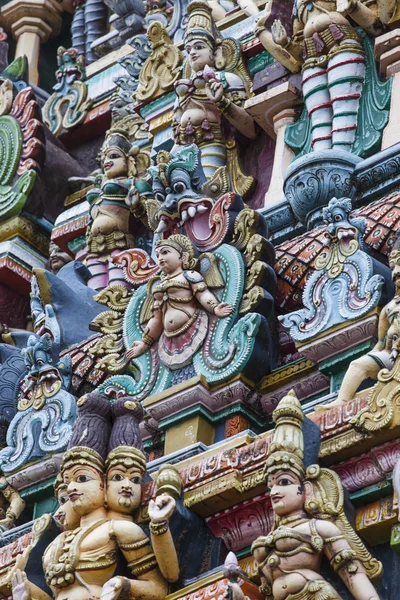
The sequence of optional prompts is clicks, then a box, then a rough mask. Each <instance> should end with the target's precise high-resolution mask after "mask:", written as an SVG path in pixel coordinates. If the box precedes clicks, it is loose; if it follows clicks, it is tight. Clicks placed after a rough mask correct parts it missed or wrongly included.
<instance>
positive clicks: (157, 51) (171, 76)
mask: <svg viewBox="0 0 400 600" xmlns="http://www.w3.org/2000/svg"><path fill="white" fill-rule="evenodd" d="M147 37H148V39H149V41H150V44H151V46H152V53H151V54H150V56H149V58H148V59H147V60H146V62H145V63H144V65H143V67H142V69H141V71H140V75H139V85H138V88H137V90H136V92H135V93H134V96H135V98H136V100H137V101H138V102H144V101H148V100H154V99H155V98H158V96H161V95H162V94H165V92H167V91H169V90H170V89H172V86H173V84H174V83H175V81H176V80H177V79H178V77H179V75H180V66H181V64H182V62H183V54H182V52H181V51H180V50H179V49H178V48H177V46H175V44H174V43H173V41H172V40H171V39H170V37H169V35H168V33H167V29H166V27H165V26H164V25H162V24H161V23H159V22H158V21H153V22H152V23H151V25H150V27H149V28H148V30H147Z"/></svg>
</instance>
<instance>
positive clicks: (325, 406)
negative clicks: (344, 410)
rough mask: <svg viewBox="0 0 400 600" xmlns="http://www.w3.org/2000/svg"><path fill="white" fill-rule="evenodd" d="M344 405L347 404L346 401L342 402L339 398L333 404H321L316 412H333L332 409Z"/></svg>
mask: <svg viewBox="0 0 400 600" xmlns="http://www.w3.org/2000/svg"><path fill="white" fill-rule="evenodd" d="M344 404H346V401H345V400H340V399H339V398H337V400H334V401H333V402H330V403H329V404H321V405H320V406H317V407H316V409H315V412H316V413H322V412H326V411H327V410H331V408H338V407H339V406H343V405H344Z"/></svg>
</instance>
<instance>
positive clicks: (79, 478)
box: [76, 475, 89, 483]
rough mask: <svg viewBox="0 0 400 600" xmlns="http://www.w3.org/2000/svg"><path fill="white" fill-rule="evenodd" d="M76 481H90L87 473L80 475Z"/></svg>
mask: <svg viewBox="0 0 400 600" xmlns="http://www.w3.org/2000/svg"><path fill="white" fill-rule="evenodd" d="M76 481H77V482H78V483H86V481H89V480H88V478H87V476H86V475H78V477H77V478H76Z"/></svg>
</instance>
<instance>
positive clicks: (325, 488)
mask: <svg viewBox="0 0 400 600" xmlns="http://www.w3.org/2000/svg"><path fill="white" fill-rule="evenodd" d="M273 418H274V421H275V424H276V425H275V431H274V437H273V441H272V442H271V445H270V447H269V453H268V458H267V462H266V466H265V475H266V478H267V484H268V489H269V491H270V495H271V502H272V508H273V511H274V526H273V528H272V531H270V532H269V533H268V534H267V535H266V536H261V537H259V538H258V539H257V540H256V541H255V542H254V543H253V545H252V553H253V556H254V557H255V559H256V561H257V564H258V570H259V573H260V575H261V582H262V586H261V588H260V589H261V590H262V592H263V593H264V595H265V597H266V598H268V599H271V600H272V598H274V599H275V600H318V599H320V598H321V599H322V598H324V600H325V599H326V600H340V598H341V596H340V595H339V594H338V593H337V592H336V590H335V589H334V587H333V585H332V584H331V583H328V582H327V581H326V580H325V579H324V578H323V577H322V576H321V574H320V572H319V570H320V565H321V560H322V556H323V555H325V556H326V557H327V559H328V560H329V561H330V565H331V567H332V569H333V571H334V572H335V573H337V574H338V575H339V577H340V578H341V579H342V581H343V582H344V584H345V585H346V587H347V588H348V589H349V591H350V593H351V594H352V595H353V597H354V598H355V599H356V600H379V599H378V595H377V593H376V590H375V588H374V586H373V585H372V583H371V581H370V579H374V578H377V577H379V576H380V574H381V572H382V565H381V563H379V562H378V561H377V560H375V559H374V558H372V556H371V554H370V553H369V552H368V551H367V549H366V548H365V546H364V544H363V542H362V541H361V539H360V538H359V537H358V535H357V534H356V533H355V531H354V530H353V529H352V527H351V525H350V524H349V522H348V520H347V518H346V515H345V512H344V509H343V488H342V485H341V482H340V478H339V476H338V475H337V474H336V473H335V472H334V471H331V470H330V469H325V468H320V467H319V466H318V465H317V464H313V465H310V466H308V468H305V465H304V463H303V457H304V440H303V433H302V424H303V421H304V416H303V413H302V409H301V405H300V402H299V401H298V400H297V398H296V397H295V395H294V392H293V391H291V392H290V393H289V394H288V395H287V396H285V397H284V398H283V399H282V400H281V401H280V403H279V405H278V407H277V408H276V409H275V411H274V413H273ZM230 588H231V592H232V597H233V598H234V600H243V599H244V594H243V593H242V591H241V589H240V586H239V585H238V584H237V583H232V584H230Z"/></svg>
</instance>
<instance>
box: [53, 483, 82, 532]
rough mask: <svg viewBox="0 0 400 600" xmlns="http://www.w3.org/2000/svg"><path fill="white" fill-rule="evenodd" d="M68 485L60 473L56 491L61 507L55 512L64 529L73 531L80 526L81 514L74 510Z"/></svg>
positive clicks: (55, 484) (55, 486) (55, 487)
mask: <svg viewBox="0 0 400 600" xmlns="http://www.w3.org/2000/svg"><path fill="white" fill-rule="evenodd" d="M67 487H68V485H67V484H66V483H64V480H63V478H62V475H61V474H60V473H59V474H58V475H57V477H56V481H55V483H54V493H55V495H56V497H57V500H58V503H59V507H58V509H57V510H56V512H55V513H54V518H55V520H56V521H57V522H58V523H59V524H60V525H61V528H62V530H63V531H73V530H74V529H76V528H77V527H79V520H80V519H79V515H78V514H77V513H76V512H75V511H74V509H73V506H72V502H71V500H70V499H69V496H68V490H67Z"/></svg>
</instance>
